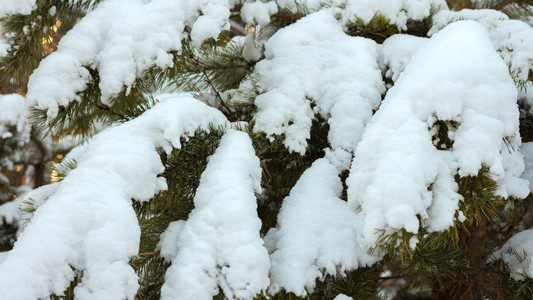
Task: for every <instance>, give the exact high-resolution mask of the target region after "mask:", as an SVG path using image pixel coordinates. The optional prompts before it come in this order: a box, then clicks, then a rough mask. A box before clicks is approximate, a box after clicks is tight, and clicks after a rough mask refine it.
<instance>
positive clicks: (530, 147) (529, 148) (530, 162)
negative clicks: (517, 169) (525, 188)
mask: <svg viewBox="0 0 533 300" xmlns="http://www.w3.org/2000/svg"><path fill="white" fill-rule="evenodd" d="M520 152H521V153H522V154H523V155H524V165H525V166H524V167H525V170H524V173H523V174H522V178H524V179H526V180H527V181H528V182H529V190H530V191H533V142H528V143H523V144H522V146H521V147H520Z"/></svg>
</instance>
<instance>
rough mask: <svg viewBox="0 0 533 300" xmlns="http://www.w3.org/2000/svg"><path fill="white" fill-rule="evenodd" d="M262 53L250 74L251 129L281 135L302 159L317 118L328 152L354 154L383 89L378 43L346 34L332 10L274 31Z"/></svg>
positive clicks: (286, 143) (270, 134) (271, 134)
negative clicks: (253, 82)
mask: <svg viewBox="0 0 533 300" xmlns="http://www.w3.org/2000/svg"><path fill="white" fill-rule="evenodd" d="M265 49H266V50H265V57H266V59H264V60H262V61H260V62H258V63H257V65H256V70H255V72H256V73H255V76H257V78H258V79H259V83H258V84H259V88H260V90H261V92H262V93H261V94H260V95H259V96H258V97H257V98H256V99H255V105H256V106H257V114H256V115H255V117H254V119H255V126H254V130H255V131H263V132H265V133H266V134H267V135H268V136H270V137H272V136H273V135H284V136H285V141H284V144H285V146H287V148H288V149H289V150H291V151H294V152H298V153H301V154H303V153H305V151H306V147H307V139H308V138H309V137H310V130H311V123H312V120H313V119H314V114H315V113H319V114H320V115H321V116H322V117H323V118H325V119H326V120H328V123H329V125H330V131H329V135H328V140H329V142H330V145H331V147H332V149H337V148H341V149H344V150H346V151H349V152H353V151H354V149H355V146H356V145H357V143H358V142H359V140H360V137H361V134H362V133H363V130H364V127H365V124H366V123H367V121H369V120H370V118H371V116H372V110H373V109H376V108H377V107H378V105H379V102H380V100H381V93H382V92H384V90H385V87H384V84H383V81H382V78H381V71H380V69H379V66H378V63H377V60H378V47H377V44H376V43H375V42H374V41H372V40H369V39H365V38H361V37H351V36H348V35H346V34H345V33H344V31H343V29H342V25H341V24H340V23H339V22H338V21H337V20H336V19H335V18H334V17H333V15H332V14H331V11H321V12H318V13H314V14H311V15H308V16H306V17H304V18H302V19H301V20H299V21H298V22H296V23H295V24H292V25H290V26H287V27H285V28H283V29H281V30H279V31H278V32H276V34H274V35H273V36H272V37H271V38H270V39H269V40H268V41H267V42H266V44H265ZM311 103H313V104H315V108H314V111H313V109H311ZM348 163H349V162H348ZM345 168H347V166H345Z"/></svg>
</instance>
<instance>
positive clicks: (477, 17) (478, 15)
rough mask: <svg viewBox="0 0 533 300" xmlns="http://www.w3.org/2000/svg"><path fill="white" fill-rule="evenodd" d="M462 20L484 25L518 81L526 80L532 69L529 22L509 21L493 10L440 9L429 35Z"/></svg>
mask: <svg viewBox="0 0 533 300" xmlns="http://www.w3.org/2000/svg"><path fill="white" fill-rule="evenodd" d="M460 20H474V21H476V22H478V23H480V24H481V25H483V26H484V27H485V28H486V29H487V31H488V32H489V36H490V39H491V41H492V44H493V45H494V48H496V50H497V51H498V53H500V55H501V57H502V58H503V60H504V61H505V62H506V63H507V65H508V66H509V68H510V70H511V72H512V74H513V75H514V76H516V78H518V80H521V81H527V79H528V74H529V71H530V70H532V69H533V28H532V27H531V26H530V25H528V24H527V23H525V22H522V21H518V20H509V17H507V15H505V14H503V13H501V12H498V11H495V10H491V9H480V10H470V9H463V10H461V11H458V12H454V11H441V12H439V13H437V14H436V15H435V16H434V17H433V26H432V27H431V29H430V30H429V32H428V35H430V36H431V35H432V34H435V33H436V32H438V31H440V30H441V29H442V28H444V27H445V26H447V25H448V24H450V23H453V22H457V21H460Z"/></svg>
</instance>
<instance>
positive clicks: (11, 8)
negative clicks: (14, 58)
mask: <svg viewBox="0 0 533 300" xmlns="http://www.w3.org/2000/svg"><path fill="white" fill-rule="evenodd" d="M35 6H36V5H35V0H16V1H13V0H0V18H3V17H6V16H7V15H14V14H22V15H29V14H30V13H31V12H32V10H33V9H34V8H35ZM0 32H3V30H2V27H1V26H0ZM10 49H11V45H10V44H9V42H8V41H7V40H6V39H5V36H4V34H1V35H0V57H2V56H6V55H7V54H8V51H9V50H10Z"/></svg>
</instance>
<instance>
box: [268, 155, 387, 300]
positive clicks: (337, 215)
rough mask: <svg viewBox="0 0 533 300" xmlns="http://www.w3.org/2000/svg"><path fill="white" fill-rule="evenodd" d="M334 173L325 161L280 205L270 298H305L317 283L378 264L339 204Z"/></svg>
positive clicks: (357, 221)
mask: <svg viewBox="0 0 533 300" xmlns="http://www.w3.org/2000/svg"><path fill="white" fill-rule="evenodd" d="M341 192H342V183H341V180H340V178H339V176H338V175H337V169H336V168H335V167H334V166H333V165H332V164H331V163H330V162H329V161H328V160H327V159H325V158H322V159H318V160H317V161H315V162H314V163H313V165H312V166H311V167H310V168H309V169H307V170H306V171H305V172H304V174H303V175H302V177H301V178H300V179H299V180H298V182H297V183H296V185H295V186H294V187H293V189H292V190H291V192H290V195H289V196H288V197H287V198H285V199H284V200H283V205H282V207H281V210H280V212H279V214H278V225H277V227H276V228H274V229H271V230H270V231H269V233H268V234H267V238H266V239H270V240H272V241H273V245H272V246H273V250H274V252H273V253H272V254H271V261H272V269H271V280H272V284H271V287H270V291H271V292H277V291H279V290H280V289H281V288H284V289H285V290H286V291H287V292H293V293H295V294H296V295H298V296H305V295H306V294H307V292H308V291H309V292H311V291H312V290H313V288H314V286H315V280H316V279H317V278H323V276H324V275H326V274H331V275H338V274H339V273H340V274H343V273H344V271H349V270H353V269H356V268H358V267H359V266H366V265H370V264H372V263H374V262H376V261H377V260H378V259H379V258H377V257H371V256H369V255H368V254H367V250H368V247H365V245H368V244H366V243H364V240H363V239H362V236H361V234H360V228H361V227H362V219H361V218H360V215H359V214H356V213H354V212H352V211H351V210H350V209H349V208H348V205H347V203H346V202H345V201H343V200H341V199H340V198H339V197H340V194H341Z"/></svg>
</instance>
